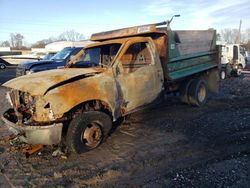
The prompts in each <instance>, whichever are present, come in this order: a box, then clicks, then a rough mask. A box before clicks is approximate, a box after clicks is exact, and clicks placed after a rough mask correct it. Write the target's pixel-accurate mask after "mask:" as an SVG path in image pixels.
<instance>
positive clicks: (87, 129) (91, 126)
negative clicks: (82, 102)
mask: <svg viewBox="0 0 250 188" xmlns="http://www.w3.org/2000/svg"><path fill="white" fill-rule="evenodd" d="M111 127H112V121H111V118H110V117H109V116H108V115H107V114H105V113H103V112H97V111H90V112H84V113H82V114H79V115H78V116H77V117H75V118H74V119H72V121H71V122H70V124H69V128H68V131H67V135H66V145H67V149H68V151H69V152H72V153H78V154H80V153H84V152H87V151H89V150H92V149H94V148H96V147H98V146H99V145H100V144H101V143H102V142H103V141H104V140H105V139H106V138H107V136H108V133H109V131H110V129H111Z"/></svg>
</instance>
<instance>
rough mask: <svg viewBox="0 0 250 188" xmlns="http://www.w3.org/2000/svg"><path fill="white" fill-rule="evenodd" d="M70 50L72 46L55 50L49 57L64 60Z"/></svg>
mask: <svg viewBox="0 0 250 188" xmlns="http://www.w3.org/2000/svg"><path fill="white" fill-rule="evenodd" d="M71 51H72V48H64V49H63V50H61V51H60V52H57V53H56V54H55V55H54V56H53V57H52V58H51V59H52V60H64V59H66V58H67V57H68V56H69V54H70V52H71Z"/></svg>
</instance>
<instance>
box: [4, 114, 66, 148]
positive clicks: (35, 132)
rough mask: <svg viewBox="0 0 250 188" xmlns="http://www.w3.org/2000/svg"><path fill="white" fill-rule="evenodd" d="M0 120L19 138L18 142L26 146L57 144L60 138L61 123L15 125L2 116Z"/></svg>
mask: <svg viewBox="0 0 250 188" xmlns="http://www.w3.org/2000/svg"><path fill="white" fill-rule="evenodd" d="M2 120H3V121H4V123H5V125H6V126H7V127H8V128H9V130H10V131H11V132H12V133H13V134H15V135H19V136H20V140H21V141H23V142H26V143H28V144H42V145H53V144H59V143H60V142H61V137H62V127H63V124H62V123H54V124H52V125H46V126H26V125H17V124H15V123H13V122H11V121H9V120H8V119H7V118H5V117H4V116H2Z"/></svg>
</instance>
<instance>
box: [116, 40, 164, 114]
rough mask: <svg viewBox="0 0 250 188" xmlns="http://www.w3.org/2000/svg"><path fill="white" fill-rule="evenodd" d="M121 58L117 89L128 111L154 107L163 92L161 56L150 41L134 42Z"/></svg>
mask: <svg viewBox="0 0 250 188" xmlns="http://www.w3.org/2000/svg"><path fill="white" fill-rule="evenodd" d="M126 46H127V47H125V48H124V50H123V51H122V52H121V55H119V57H118V61H117V62H118V65H117V68H119V71H118V72H119V73H118V74H117V85H118V86H117V88H118V91H119V90H120V95H121V100H122V102H120V105H122V106H123V107H124V108H125V109H126V111H131V110H133V109H135V108H137V107H140V106H143V105H145V104H147V103H151V102H152V101H153V100H155V99H156V98H157V96H158V95H159V94H160V92H161V91H162V89H163V72H162V68H161V65H160V60H159V56H158V55H157V54H156V52H155V48H154V47H153V44H152V43H151V44H150V43H149V42H148V41H136V42H135V41H133V43H132V42H130V43H129V44H128V45H126Z"/></svg>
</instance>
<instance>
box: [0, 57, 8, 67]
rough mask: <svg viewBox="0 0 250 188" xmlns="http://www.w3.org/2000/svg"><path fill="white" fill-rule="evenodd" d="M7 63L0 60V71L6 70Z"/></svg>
mask: <svg viewBox="0 0 250 188" xmlns="http://www.w3.org/2000/svg"><path fill="white" fill-rule="evenodd" d="M7 64H8V63H7V62H6V61H4V60H3V59H1V58H0V69H1V70H3V69H6V67H7Z"/></svg>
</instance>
